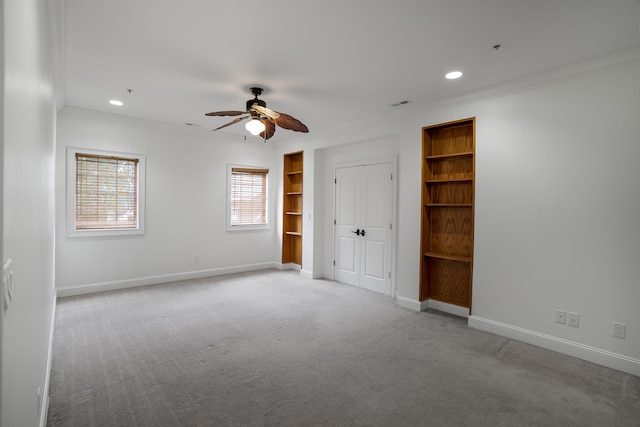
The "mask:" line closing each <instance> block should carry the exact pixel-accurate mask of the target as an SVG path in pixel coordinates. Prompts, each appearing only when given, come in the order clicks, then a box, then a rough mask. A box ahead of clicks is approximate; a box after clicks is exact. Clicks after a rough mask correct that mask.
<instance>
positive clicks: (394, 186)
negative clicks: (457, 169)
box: [331, 155, 398, 299]
mask: <svg viewBox="0 0 640 427" xmlns="http://www.w3.org/2000/svg"><path fill="white" fill-rule="evenodd" d="M380 164H391V176H392V179H391V260H390V261H391V277H390V284H389V285H390V286H389V289H390V292H391V294H390V295H389V296H390V297H392V298H393V299H396V298H397V296H398V288H397V287H396V276H397V275H396V259H397V252H398V251H397V243H396V242H397V234H398V227H397V220H398V218H397V217H398V156H397V155H396V156H389V157H381V158H377V159H372V160H366V161H360V162H344V163H334V164H333V165H332V170H333V173H332V176H331V181H332V182H331V212H332V218H331V223H332V224H331V259H332V260H333V263H332V265H333V266H332V269H331V279H332V280H335V278H336V265H335V259H336V224H335V218H336V196H337V194H336V185H335V183H336V179H337V178H336V171H337V169H340V168H352V167H358V166H372V165H380Z"/></svg>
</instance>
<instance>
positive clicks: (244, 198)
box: [231, 168, 269, 225]
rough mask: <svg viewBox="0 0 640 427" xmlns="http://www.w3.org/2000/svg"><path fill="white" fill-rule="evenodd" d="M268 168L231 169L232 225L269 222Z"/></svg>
mask: <svg viewBox="0 0 640 427" xmlns="http://www.w3.org/2000/svg"><path fill="white" fill-rule="evenodd" d="M268 173H269V170H268V169H253V168H232V169H231V225H263V224H266V223H267V174H268Z"/></svg>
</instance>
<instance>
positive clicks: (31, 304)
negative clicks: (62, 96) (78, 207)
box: [0, 0, 56, 427]
mask: <svg viewBox="0 0 640 427" xmlns="http://www.w3.org/2000/svg"><path fill="white" fill-rule="evenodd" d="M3 5H4V16H3V24H4V33H3V34H4V40H3V43H4V111H3V120H2V122H3V129H2V133H3V135H2V138H3V157H4V163H3V170H2V186H3V198H2V220H3V221H2V228H3V236H2V255H3V259H8V258H11V259H12V260H13V265H14V267H13V270H14V275H13V294H12V295H13V298H12V300H11V304H10V306H9V308H8V309H7V310H6V311H5V312H3V313H2V333H1V337H2V346H1V348H2V358H1V361H2V366H1V375H0V378H1V379H2V383H1V389H2V392H1V396H2V399H1V401H0V414H1V415H0V424H1V425H2V426H7V427H9V426H34V425H38V424H41V425H43V423H44V417H45V408H46V404H47V399H46V396H47V391H48V363H49V361H50V344H51V341H50V338H51V329H52V325H53V323H52V316H53V310H54V304H55V301H54V288H53V285H54V280H53V279H54V237H55V236H54V188H53V182H54V166H55V162H54V151H55V118H56V111H55V101H54V95H53V76H52V56H51V52H52V49H53V47H52V43H51V39H52V31H51V25H50V21H49V11H48V2H47V1H45V0H19V1H18V0H8V1H4V2H3ZM38 390H40V402H39V404H38Z"/></svg>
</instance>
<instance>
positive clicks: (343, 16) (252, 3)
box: [58, 0, 640, 141]
mask: <svg viewBox="0 0 640 427" xmlns="http://www.w3.org/2000/svg"><path fill="white" fill-rule="evenodd" d="M60 2H61V3H59V6H62V7H64V10H61V9H58V13H59V15H60V16H62V17H63V18H62V19H60V27H61V28H63V29H64V31H62V32H61V34H62V37H61V43H62V46H61V47H60V51H59V52H60V54H61V57H63V58H64V59H63V61H62V69H63V71H64V97H63V99H64V103H65V105H67V106H71V107H78V108H85V109H90V110H96V111H104V112H109V113H114V114H120V115H125V116H130V117H136V118H142V119H149V120H154V121H159V122H166V123H173V124H179V125H185V123H192V124H194V125H196V126H200V127H202V128H205V129H214V128H215V127H217V126H219V125H221V124H224V123H226V122H227V121H229V120H231V118H226V117H205V116H204V114H205V113H207V112H210V111H218V110H244V104H245V101H246V100H248V99H250V98H251V97H252V96H251V95H250V93H249V90H248V88H249V87H250V86H254V85H258V86H262V87H264V88H265V89H266V91H265V93H264V94H263V95H262V96H261V99H263V100H265V101H266V102H267V106H268V107H269V108H271V109H274V110H276V111H280V112H283V113H288V114H290V115H292V116H294V117H296V118H298V119H299V120H301V121H302V122H304V123H305V124H306V125H307V126H308V127H309V129H310V132H319V131H321V130H323V129H327V128H331V127H335V126H339V125H341V124H344V123H348V122H352V121H356V120H359V119H363V118H366V117H369V116H375V115H382V114H385V113H388V112H394V113H395V112H397V111H398V109H402V108H407V107H406V106H399V107H392V106H391V105H392V104H394V103H397V102H399V101H403V100H410V101H411V104H408V105H417V104H421V103H427V102H434V101H436V100H441V99H446V98H449V97H452V96H456V95H460V94H463V93H465V92H470V91H474V90H478V89H481V88H485V87H488V86H491V85H495V84H499V83H502V82H506V81H511V80H515V79H520V78H523V77H526V76H529V75H534V74H538V73H541V72H544V71H548V70H552V69H556V68H559V67H564V66H569V65H573V64H577V63H581V62H584V61H588V60H591V59H595V58H599V57H603V56H607V55H611V54H614V53H618V52H622V51H626V50H630V49H636V48H638V47H639V46H640V11H639V9H640V7H639V0H606V1H604V0H535V1H534V0H395V1H392V0H322V1H309V0H270V1H256V0H244V1H235V0H228V1H214V0H180V1H176V0H106V1H105V0H60ZM495 44H501V45H502V47H501V48H500V49H499V50H495V49H494V48H493V46H494V45H495ZM451 70H460V71H462V72H463V73H464V75H463V77H462V78H460V79H458V80H451V81H450V80H446V79H445V78H444V74H445V73H446V72H448V71H451ZM127 89H132V90H133V92H132V93H131V94H129V93H128V92H127ZM110 99H120V100H122V101H123V102H124V103H125V105H124V106H123V107H113V106H111V105H109V104H108V101H109V100H110ZM218 132H225V133H229V134H238V135H244V134H245V133H246V131H245V130H244V126H243V125H242V124H236V125H234V126H230V127H227V128H225V129H223V130H221V131H218ZM297 135H299V134H295V133H294V132H291V131H288V130H284V129H278V131H277V132H276V135H275V136H274V137H273V138H272V139H271V141H277V140H283V139H285V138H290V137H292V136H297Z"/></svg>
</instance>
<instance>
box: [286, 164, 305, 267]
mask: <svg viewBox="0 0 640 427" xmlns="http://www.w3.org/2000/svg"><path fill="white" fill-rule="evenodd" d="M302 160H303V157H302V151H298V152H296V153H289V154H285V155H284V172H283V179H284V197H283V206H282V212H283V214H282V216H283V218H282V227H283V232H282V263H283V264H286V263H293V264H298V265H300V266H302V178H303V162H302Z"/></svg>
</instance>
